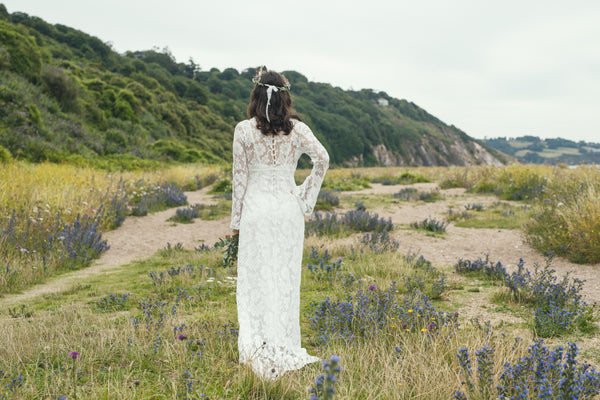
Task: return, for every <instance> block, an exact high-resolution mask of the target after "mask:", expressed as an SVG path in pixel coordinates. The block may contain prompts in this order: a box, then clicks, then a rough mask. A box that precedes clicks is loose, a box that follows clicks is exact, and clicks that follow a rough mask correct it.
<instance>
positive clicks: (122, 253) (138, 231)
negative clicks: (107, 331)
mask: <svg viewBox="0 0 600 400" xmlns="http://www.w3.org/2000/svg"><path fill="white" fill-rule="evenodd" d="M209 189H210V188H204V189H202V190H199V191H196V192H186V193H185V194H186V195H187V198H188V203H189V204H196V203H201V204H212V203H214V202H215V201H214V199H213V196H212V195H208V194H207V192H208V190H209ZM174 214H175V209H169V210H165V211H161V212H157V213H154V214H150V215H147V216H145V217H129V218H127V219H126V220H125V222H124V223H123V225H122V226H121V227H119V228H118V229H115V230H113V231H109V232H107V233H106V234H104V238H105V239H106V240H107V241H108V244H109V246H110V249H108V251H106V252H105V253H103V254H102V256H101V257H100V258H99V259H98V260H96V261H95V262H94V264H92V266H90V267H88V268H84V269H81V270H78V271H73V272H70V273H66V274H62V275H60V276H58V277H56V278H54V279H51V280H50V281H48V282H46V283H43V284H40V285H36V286H34V287H32V288H29V289H27V290H26V291H25V292H23V293H20V294H16V295H10V296H7V297H5V298H3V299H2V303H3V304H14V303H19V302H22V301H25V300H28V299H31V298H34V297H37V296H40V295H43V294H48V293H56V292H60V291H64V290H66V289H68V288H70V287H72V286H73V285H74V284H76V283H82V282H84V281H85V280H86V279H87V278H89V277H90V276H93V275H96V274H101V273H110V272H112V271H115V270H118V269H120V267H122V266H123V265H126V264H129V263H131V262H132V261H135V260H141V259H144V258H147V257H149V256H151V255H152V254H154V253H156V252H157V251H158V250H161V249H163V248H165V247H166V246H167V243H171V245H173V246H174V245H176V244H177V243H182V244H183V246H184V247H185V248H188V249H194V248H196V247H198V246H199V245H200V244H201V243H202V242H204V243H206V244H207V245H210V246H212V245H213V244H214V243H215V242H216V241H217V240H218V239H219V237H223V236H225V235H226V234H228V233H230V229H229V219H228V218H226V219H221V220H216V221H204V220H199V219H197V220H195V221H194V223H192V224H175V223H173V222H171V221H167V219H168V218H170V217H172V216H173V215H174Z"/></svg>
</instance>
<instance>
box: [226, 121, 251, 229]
mask: <svg viewBox="0 0 600 400" xmlns="http://www.w3.org/2000/svg"><path fill="white" fill-rule="evenodd" d="M247 186H248V159H247V155H246V146H244V130H243V128H242V126H241V123H239V124H238V125H237V126H236V127H235V131H234V133H233V178H232V182H231V187H232V193H231V225H230V226H231V229H240V219H241V217H242V204H243V202H244V195H245V194H246V187H247Z"/></svg>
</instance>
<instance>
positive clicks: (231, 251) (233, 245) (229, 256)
mask: <svg viewBox="0 0 600 400" xmlns="http://www.w3.org/2000/svg"><path fill="white" fill-rule="evenodd" d="M239 239H240V235H239V234H237V235H226V236H225V239H223V238H219V241H218V242H217V243H215V248H216V249H224V253H223V263H222V267H223V268H231V267H233V265H234V264H235V262H236V261H237V254H238V243H239Z"/></svg>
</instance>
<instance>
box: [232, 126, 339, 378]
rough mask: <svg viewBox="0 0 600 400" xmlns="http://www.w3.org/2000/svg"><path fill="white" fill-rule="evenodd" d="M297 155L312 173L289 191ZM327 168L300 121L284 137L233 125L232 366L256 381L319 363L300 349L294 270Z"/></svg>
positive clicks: (319, 147) (296, 274)
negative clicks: (247, 369) (235, 328)
mask: <svg viewBox="0 0 600 400" xmlns="http://www.w3.org/2000/svg"><path fill="white" fill-rule="evenodd" d="M303 153H306V154H308V155H309V156H310V158H311V160H312V163H313V168H312V171H311V174H310V175H309V176H308V177H307V178H306V179H305V181H304V183H303V184H302V185H300V186H296V184H295V182H294V171H295V169H296V165H297V163H298V159H299V158H300V156H301V155H302V154H303ZM328 166H329V156H328V154H327V151H326V150H325V148H324V147H323V146H322V145H321V143H319V141H318V140H317V139H316V138H315V136H314V135H313V133H312V131H311V130H310V128H309V127H308V126H306V124H304V123H302V122H296V123H295V125H294V129H293V130H292V132H290V134H289V135H283V134H279V135H264V134H262V133H261V132H260V130H258V129H257V128H256V120H254V119H251V120H246V121H242V122H240V123H239V124H238V125H237V126H236V128H235V133H234V139H233V197H232V200H233V203H232V213H231V228H233V229H239V230H240V237H239V248H238V264H237V271H238V280H237V309H238V321H239V325H240V330H239V337H238V349H239V356H240V362H241V363H247V364H249V365H250V366H251V367H252V369H253V370H254V372H255V373H256V374H258V375H259V376H261V377H263V378H267V379H277V378H278V377H279V376H281V375H282V374H283V373H284V372H285V371H289V370H294V369H299V368H302V367H303V366H304V365H306V364H308V363H312V362H315V361H318V360H319V359H318V358H317V357H313V356H310V355H309V354H308V353H307V352H306V350H305V349H304V348H302V346H301V344H300V272H301V264H302V246H303V242H304V215H309V214H311V213H312V210H313V207H314V205H315V203H316V201H317V196H318V194H319V189H320V187H321V183H322V182H323V178H324V176H325V171H326V170H327V168H328ZM290 192H292V193H290Z"/></svg>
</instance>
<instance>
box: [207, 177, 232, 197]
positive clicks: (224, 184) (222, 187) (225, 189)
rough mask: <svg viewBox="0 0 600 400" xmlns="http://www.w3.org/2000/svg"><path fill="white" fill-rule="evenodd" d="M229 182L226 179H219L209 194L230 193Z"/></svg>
mask: <svg viewBox="0 0 600 400" xmlns="http://www.w3.org/2000/svg"><path fill="white" fill-rule="evenodd" d="M231 191H232V188H231V181H230V180H229V179H227V178H225V179H221V180H220V181H218V182H217V183H215V185H214V186H213V187H212V189H210V192H209V193H211V194H221V193H231Z"/></svg>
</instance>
